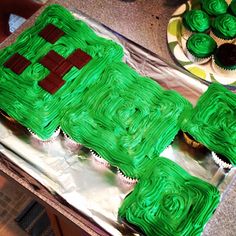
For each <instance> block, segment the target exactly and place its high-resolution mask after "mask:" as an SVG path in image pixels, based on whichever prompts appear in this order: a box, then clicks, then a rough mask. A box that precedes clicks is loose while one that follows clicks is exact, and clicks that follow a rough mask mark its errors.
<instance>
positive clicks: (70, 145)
mask: <svg viewBox="0 0 236 236" xmlns="http://www.w3.org/2000/svg"><path fill="white" fill-rule="evenodd" d="M63 135H64V140H63V146H64V147H65V148H66V149H67V150H70V151H72V152H75V151H78V150H79V149H80V148H81V147H82V145H81V144H80V143H77V142H76V141H74V140H73V139H72V138H70V137H69V136H68V135H67V134H66V133H64V132H63Z"/></svg>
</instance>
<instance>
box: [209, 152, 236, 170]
mask: <svg viewBox="0 0 236 236" xmlns="http://www.w3.org/2000/svg"><path fill="white" fill-rule="evenodd" d="M211 154H212V159H213V160H214V162H215V163H216V164H217V165H218V166H220V167H222V168H224V169H231V168H232V167H233V166H232V164H229V163H226V162H225V161H223V160H221V159H220V158H219V157H218V156H217V154H216V153H215V152H211Z"/></svg>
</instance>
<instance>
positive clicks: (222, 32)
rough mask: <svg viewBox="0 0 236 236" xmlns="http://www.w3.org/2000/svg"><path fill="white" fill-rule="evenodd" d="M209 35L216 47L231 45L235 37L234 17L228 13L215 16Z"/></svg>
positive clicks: (235, 24) (235, 20)
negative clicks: (225, 44) (224, 44)
mask: <svg viewBox="0 0 236 236" xmlns="http://www.w3.org/2000/svg"><path fill="white" fill-rule="evenodd" d="M210 35H211V36H212V38H214V39H215V41H216V42H217V45H218V46H220V45H221V44H223V43H231V42H232V41H233V40H234V39H235V37H236V17H235V16H232V15H230V14H228V13H226V14H223V15H220V16H217V17H216V18H215V19H214V20H213V21H212V30H211V34H210Z"/></svg>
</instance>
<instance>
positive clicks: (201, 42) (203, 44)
mask: <svg viewBox="0 0 236 236" xmlns="http://www.w3.org/2000/svg"><path fill="white" fill-rule="evenodd" d="M186 46H187V49H188V51H189V52H190V53H191V54H192V55H194V56H196V57H198V58H207V57H209V56H211V55H212V54H213V52H214V51H215V49H216V47H217V45H216V42H215V40H214V39H213V38H212V37H211V36H209V35H208V34H204V33H196V34H192V35H191V36H190V37H189V39H188V41H187V45H186Z"/></svg>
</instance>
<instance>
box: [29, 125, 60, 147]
mask: <svg viewBox="0 0 236 236" xmlns="http://www.w3.org/2000/svg"><path fill="white" fill-rule="evenodd" d="M27 129H28V131H29V132H30V134H31V135H32V137H33V138H35V139H37V140H38V141H40V142H44V143H51V142H54V141H55V140H56V139H57V137H58V135H59V134H60V131H61V128H60V127H58V128H57V129H56V131H55V132H54V133H53V135H52V136H51V137H50V138H49V139H46V140H44V139H41V138H40V137H39V136H38V135H37V134H35V133H34V132H33V131H32V130H30V129H29V128H27Z"/></svg>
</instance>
